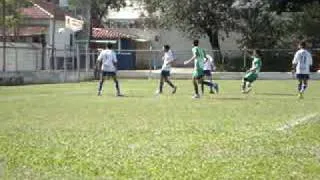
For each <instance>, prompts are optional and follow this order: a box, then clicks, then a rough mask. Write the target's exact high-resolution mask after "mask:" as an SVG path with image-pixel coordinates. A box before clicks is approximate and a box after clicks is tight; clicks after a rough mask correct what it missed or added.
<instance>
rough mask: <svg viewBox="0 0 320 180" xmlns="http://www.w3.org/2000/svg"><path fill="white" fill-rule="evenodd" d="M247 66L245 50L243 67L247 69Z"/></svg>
mask: <svg viewBox="0 0 320 180" xmlns="http://www.w3.org/2000/svg"><path fill="white" fill-rule="evenodd" d="M246 68H247V53H246V52H245V51H243V69H244V70H246Z"/></svg>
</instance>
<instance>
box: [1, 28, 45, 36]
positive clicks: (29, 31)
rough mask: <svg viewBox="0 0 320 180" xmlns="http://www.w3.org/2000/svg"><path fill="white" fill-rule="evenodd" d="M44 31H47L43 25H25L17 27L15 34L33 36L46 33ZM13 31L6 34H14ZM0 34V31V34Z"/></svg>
mask: <svg viewBox="0 0 320 180" xmlns="http://www.w3.org/2000/svg"><path fill="white" fill-rule="evenodd" d="M46 31H48V28H47V27H43V26H26V27H20V28H19V29H18V32H17V34H16V35H18V36H33V35H41V34H46ZM14 35H15V34H14V32H13V31H12V30H11V31H8V32H7V36H14ZM0 36H2V33H1V34H0Z"/></svg>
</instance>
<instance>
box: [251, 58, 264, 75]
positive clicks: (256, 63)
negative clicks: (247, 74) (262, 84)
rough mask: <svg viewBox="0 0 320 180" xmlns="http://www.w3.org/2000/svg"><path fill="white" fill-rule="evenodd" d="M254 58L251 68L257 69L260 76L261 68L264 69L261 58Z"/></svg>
mask: <svg viewBox="0 0 320 180" xmlns="http://www.w3.org/2000/svg"><path fill="white" fill-rule="evenodd" d="M252 58H253V61H252V67H251V68H255V69H256V71H255V73H257V74H258V73H259V72H260V70H261V67H262V61H261V58H259V57H255V56H253V57H252Z"/></svg>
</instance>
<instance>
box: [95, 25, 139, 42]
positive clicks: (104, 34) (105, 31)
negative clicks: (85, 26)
mask: <svg viewBox="0 0 320 180" xmlns="http://www.w3.org/2000/svg"><path fill="white" fill-rule="evenodd" d="M92 37H93V38H94V39H113V40H114V39H132V38H136V36H134V35H130V34H126V33H122V32H120V31H117V30H115V29H110V28H92Z"/></svg>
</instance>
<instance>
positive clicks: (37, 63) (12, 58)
mask: <svg viewBox="0 0 320 180" xmlns="http://www.w3.org/2000/svg"><path fill="white" fill-rule="evenodd" d="M0 46H2V42H1V43H0ZM7 46H8V47H7V48H6V71H35V70H37V69H40V67H41V49H40V47H41V45H40V44H30V43H7ZM37 48H38V49H37ZM2 56H3V48H0V57H1V58H0V59H1V61H0V68H1V70H0V71H2V67H3V58H2Z"/></svg>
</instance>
